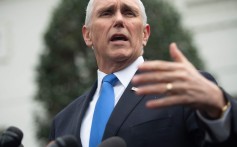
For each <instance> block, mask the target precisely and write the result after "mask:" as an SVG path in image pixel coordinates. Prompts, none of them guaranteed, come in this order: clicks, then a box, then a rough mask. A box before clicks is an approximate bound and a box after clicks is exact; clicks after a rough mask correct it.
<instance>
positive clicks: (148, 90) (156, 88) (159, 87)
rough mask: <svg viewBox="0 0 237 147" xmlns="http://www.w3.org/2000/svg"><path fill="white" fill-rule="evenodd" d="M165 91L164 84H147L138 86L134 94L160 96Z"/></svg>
mask: <svg viewBox="0 0 237 147" xmlns="http://www.w3.org/2000/svg"><path fill="white" fill-rule="evenodd" d="M166 91H167V89H166V84H165V83H160V84H149V85H146V86H140V87H138V88H137V89H136V94H138V95H143V94H162V93H165V92H166Z"/></svg>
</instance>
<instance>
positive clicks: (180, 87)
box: [136, 81, 195, 95]
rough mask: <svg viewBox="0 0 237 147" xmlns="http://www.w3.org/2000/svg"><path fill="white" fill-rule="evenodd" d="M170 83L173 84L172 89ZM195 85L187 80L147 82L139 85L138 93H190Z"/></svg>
mask: <svg viewBox="0 0 237 147" xmlns="http://www.w3.org/2000/svg"><path fill="white" fill-rule="evenodd" d="M168 84H169V85H170V84H171V85H172V87H171V89H170V88H169V87H168ZM194 89H195V87H193V86H192V85H189V84H187V83H185V82H182V81H178V82H174V83H172V82H166V83H158V84H147V85H144V86H140V87H137V89H136V94H138V95H148V94H172V95H174V94H180V95H181V94H182V95H185V94H186V95H190V92H191V91H193V90H194Z"/></svg>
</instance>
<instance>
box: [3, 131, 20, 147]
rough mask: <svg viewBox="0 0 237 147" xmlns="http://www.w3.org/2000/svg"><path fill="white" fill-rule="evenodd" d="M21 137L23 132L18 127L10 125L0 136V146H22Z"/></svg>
mask: <svg viewBox="0 0 237 147" xmlns="http://www.w3.org/2000/svg"><path fill="white" fill-rule="evenodd" d="M22 138H23V132H22V131H21V130H20V129H19V128H17V127H14V126H11V127H9V128H8V129H7V130H6V131H4V132H3V133H2V135H1V136H0V147H23V145H22V144H21V140H22Z"/></svg>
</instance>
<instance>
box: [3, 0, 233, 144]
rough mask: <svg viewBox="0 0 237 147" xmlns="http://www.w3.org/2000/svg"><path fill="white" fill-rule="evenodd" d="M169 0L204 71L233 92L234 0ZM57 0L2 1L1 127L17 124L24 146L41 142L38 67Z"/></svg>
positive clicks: (42, 108) (43, 109)
mask: <svg viewBox="0 0 237 147" xmlns="http://www.w3.org/2000/svg"><path fill="white" fill-rule="evenodd" d="M167 1H169V3H170V5H172V6H173V7H174V8H175V9H176V11H177V12H178V13H179V14H180V16H181V24H182V26H184V28H187V29H189V30H190V31H191V33H192V36H193V43H194V44H195V46H196V48H197V49H198V53H199V55H200V57H201V58H202V60H203V62H204V63H205V70H206V71H208V72H210V73H212V74H213V75H214V76H215V78H216V79H217V80H218V82H219V84H220V86H221V87H224V89H225V90H226V91H227V92H229V93H230V94H231V95H232V96H234V97H237V59H236V56H237V45H236V44H235V43H236V42H237V0H167ZM60 3H61V0H40V1H39V0H0V129H6V128H7V127H9V126H12V125H14V126H17V127H19V128H20V129H21V130H22V131H23V132H24V138H23V144H24V145H25V147H32V146H39V147H40V145H39V143H38V140H39V139H38V137H37V135H36V131H37V128H36V121H37V119H35V115H39V116H40V115H44V114H45V113H46V112H45V111H46V110H45V108H44V105H42V104H41V103H39V102H38V101H36V100H35V96H36V95H37V92H38V90H37V80H36V79H37V70H36V69H37V66H38V65H39V64H40V62H41V61H40V56H41V55H42V53H43V52H44V50H45V48H47V45H46V44H45V41H44V39H43V38H44V35H45V33H46V31H47V29H48V26H49V24H50V23H52V16H53V12H54V10H55V9H56V8H57V7H58V5H59V4H60ZM146 9H149V7H147V8H146ZM153 29H154V28H153ZM79 31H80V28H79ZM158 31H159V30H158ZM148 44H149V43H148Z"/></svg>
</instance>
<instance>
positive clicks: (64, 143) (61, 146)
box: [47, 135, 79, 147]
mask: <svg viewBox="0 0 237 147" xmlns="http://www.w3.org/2000/svg"><path fill="white" fill-rule="evenodd" d="M47 147H79V144H78V141H77V139H76V137H75V136H72V135H65V136H63V137H58V138H57V139H56V140H55V141H53V142H51V143H50V144H49V145H47Z"/></svg>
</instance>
